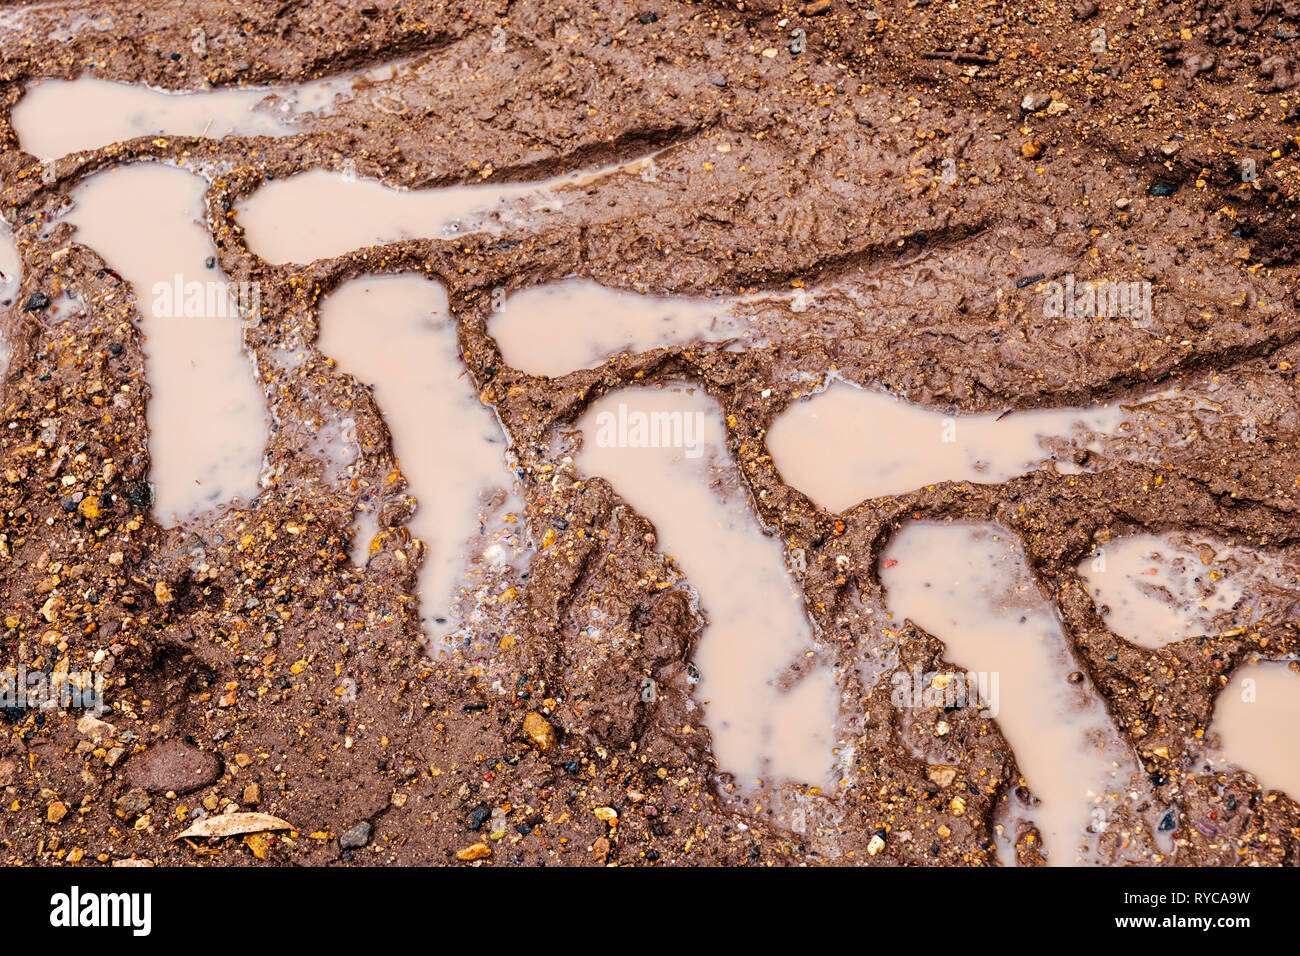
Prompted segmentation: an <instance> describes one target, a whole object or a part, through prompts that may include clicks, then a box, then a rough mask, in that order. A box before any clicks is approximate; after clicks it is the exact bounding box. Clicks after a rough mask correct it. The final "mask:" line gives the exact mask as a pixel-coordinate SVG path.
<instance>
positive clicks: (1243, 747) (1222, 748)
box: [1208, 661, 1300, 800]
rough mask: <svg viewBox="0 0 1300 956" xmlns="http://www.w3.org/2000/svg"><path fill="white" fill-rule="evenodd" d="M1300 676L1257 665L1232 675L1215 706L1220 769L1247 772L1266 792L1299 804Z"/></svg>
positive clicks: (1277, 665)
mask: <svg viewBox="0 0 1300 956" xmlns="http://www.w3.org/2000/svg"><path fill="white" fill-rule="evenodd" d="M1297 727H1300V671H1297V670H1295V669H1294V664H1292V663H1289V662H1287V661H1253V662H1251V663H1247V664H1243V665H1242V666H1241V667H1239V668H1237V670H1236V671H1235V672H1234V673H1233V675H1232V679H1231V680H1230V681H1229V682H1228V685H1227V686H1226V687H1225V688H1224V689H1223V690H1222V692H1220V694H1219V697H1218V700H1216V701H1215V704H1214V719H1213V721H1212V722H1211V723H1210V734H1209V735H1208V736H1209V737H1210V739H1214V738H1215V737H1216V735H1217V742H1218V747H1217V750H1218V756H1217V758H1216V760H1217V763H1218V764H1220V765H1221V766H1224V767H1239V768H1240V769H1242V770H1246V771H1249V772H1250V773H1251V774H1252V775H1253V776H1254V777H1255V779H1256V780H1258V781H1259V783H1260V785H1261V786H1262V787H1263V788H1264V789H1266V790H1281V791H1283V792H1285V793H1286V795H1287V796H1289V797H1291V799H1293V800H1300V734H1297V733H1296V728H1297Z"/></svg>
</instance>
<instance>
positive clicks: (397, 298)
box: [317, 276, 518, 639]
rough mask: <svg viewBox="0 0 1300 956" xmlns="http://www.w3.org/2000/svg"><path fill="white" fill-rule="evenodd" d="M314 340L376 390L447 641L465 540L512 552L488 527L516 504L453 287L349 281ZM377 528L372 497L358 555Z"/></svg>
mask: <svg viewBox="0 0 1300 956" xmlns="http://www.w3.org/2000/svg"><path fill="white" fill-rule="evenodd" d="M317 347H318V348H319V349H320V350H321V352H323V353H324V354H325V355H328V356H330V357H332V358H334V359H335V360H336V361H337V362H338V366H339V368H340V369H341V370H342V371H344V372H348V373H351V374H352V375H353V376H355V377H356V378H357V379H358V380H359V381H360V382H362V383H364V384H366V385H369V386H371V387H372V388H373V390H374V396H375V401H376V404H377V405H378V406H379V408H380V410H381V411H382V413H383V416H384V421H385V423H386V424H387V425H388V430H389V432H390V434H391V435H392V440H393V452H394V454H395V456H396V457H397V459H398V461H399V463H400V466H401V469H402V474H403V475H405V476H406V479H407V482H408V488H407V490H408V492H409V493H410V494H411V495H413V496H414V497H415V498H416V499H417V501H418V503H419V506H418V508H417V509H416V512H415V514H414V515H413V516H412V517H411V519H410V520H409V521H408V522H407V523H406V527H407V529H408V530H409V531H410V532H411V534H413V535H415V536H416V537H417V538H420V539H421V540H422V541H423V542H424V543H425V544H426V546H427V548H428V551H427V553H426V555H425V558H424V563H423V564H422V565H421V568H420V576H419V592H420V616H421V619H422V620H423V622H424V625H425V632H426V634H428V635H429V636H430V637H432V638H435V639H444V638H446V637H447V635H448V634H449V633H451V631H452V630H453V629H454V627H455V623H454V622H453V621H452V620H451V613H450V607H451V603H452V598H453V595H454V592H455V588H456V586H457V584H458V583H459V582H460V581H461V580H462V578H463V577H464V572H465V564H466V561H465V552H466V543H467V542H471V541H472V542H474V544H475V546H476V547H477V548H478V549H480V550H484V556H485V559H486V560H487V561H488V562H489V563H494V561H495V558H494V556H495V555H497V554H501V555H502V556H503V557H504V555H505V551H504V549H503V547H502V546H499V545H498V544H497V542H496V541H495V540H493V538H494V536H493V535H489V534H487V533H486V530H485V533H483V534H480V528H481V527H483V528H485V529H486V522H487V520H488V518H489V517H490V514H489V513H496V512H500V511H501V509H502V506H503V505H505V504H510V505H513V506H514V507H515V508H516V509H517V508H518V502H517V501H516V500H514V499H512V498H507V494H506V493H507V490H508V489H512V488H513V487H514V476H513V475H512V474H511V472H510V470H509V468H508V467H507V460H506V452H507V447H506V438H505V435H504V433H503V432H502V430H501V427H500V425H499V424H498V423H497V420H496V418H495V417H494V416H493V414H492V412H491V410H489V409H488V408H487V407H486V406H484V405H483V404H482V402H480V401H479V398H478V393H477V391H476V390H475V388H474V382H473V380H472V379H471V378H470V377H469V376H468V375H467V374H465V370H464V367H463V366H462V364H461V360H460V354H459V351H458V350H457V345H456V324H455V322H454V321H453V320H452V318H451V316H450V312H449V309H448V305H447V294H446V291H445V290H444V289H443V287H442V286H441V285H440V284H439V283H436V282H432V281H430V280H428V279H424V278H422V277H419V276H382V277H381V276H365V277H362V278H359V279H353V280H351V281H350V282H347V283H345V284H343V285H342V286H340V287H339V288H338V289H336V290H335V291H334V292H332V293H331V294H330V295H329V297H328V298H326V299H325V302H324V304H323V305H322V306H321V311H320V338H319V340H318V342H317ZM377 530H378V528H377V525H376V524H375V515H374V512H373V507H372V506H371V505H367V506H365V507H363V510H362V512H361V514H360V515H359V516H358V532H357V536H356V549H355V552H354V553H355V555H356V557H357V558H358V560H359V562H361V563H364V560H365V558H366V556H367V554H368V552H369V548H370V544H371V540H372V538H373V536H374V534H375V533H376V532H377ZM494 545H497V546H496V547H495V549H494Z"/></svg>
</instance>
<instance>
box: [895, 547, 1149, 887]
mask: <svg viewBox="0 0 1300 956" xmlns="http://www.w3.org/2000/svg"><path fill="white" fill-rule="evenodd" d="M880 580H881V584H882V585H883V586H884V588H885V591H886V594H887V603H888V607H889V611H890V615H891V618H892V619H893V621H894V622H895V623H896V626H897V628H898V629H899V630H901V629H902V625H903V619H904V618H908V619H910V620H911V621H912V622H913V623H914V624H916V625H918V626H920V627H922V628H924V629H925V630H926V631H927V632H929V633H930V634H932V635H934V636H935V637H937V638H938V639H939V640H941V641H942V642H943V644H944V647H945V653H944V659H945V660H946V661H948V662H950V664H951V665H952V666H951V668H950V671H945V672H944V673H943V674H935V675H916V674H909V673H907V672H905V671H900V672H898V673H896V674H895V676H894V678H893V681H894V684H895V687H894V696H893V700H894V703H895V704H896V705H898V706H900V707H904V708H908V709H921V708H924V707H927V706H932V701H931V700H930V697H929V695H930V693H931V692H930V691H929V690H928V688H930V687H931V686H933V685H934V684H936V683H939V684H944V686H945V687H947V686H955V687H957V688H959V689H963V688H964V689H965V692H964V693H960V694H956V695H955V696H956V697H957V698H959V699H958V700H957V701H956V703H957V704H958V705H959V706H975V705H980V706H982V707H984V708H985V710H984V712H983V713H982V714H981V716H988V717H989V718H994V717H996V719H997V721H998V724H999V726H1001V728H1002V731H1003V733H1004V734H1005V735H1006V737H1007V740H1008V742H1009V743H1010V744H1011V747H1012V749H1013V750H1014V752H1015V755H1016V761H1017V763H1018V764H1019V767H1020V771H1021V773H1022V774H1023V775H1024V776H1025V778H1026V780H1027V781H1028V784H1029V787H1030V789H1031V790H1032V791H1033V793H1034V794H1036V795H1037V796H1038V798H1039V799H1040V801H1041V802H1040V803H1039V804H1038V805H1036V806H1034V807H1032V808H1030V809H1028V810H1027V811H1026V812H1025V813H1024V814H1023V816H1025V817H1027V818H1028V819H1029V820H1031V821H1032V822H1033V823H1034V824H1035V825H1036V826H1037V827H1038V830H1039V832H1040V833H1041V834H1042V837H1043V841H1044V843H1045V846H1046V857H1047V860H1048V862H1049V864H1052V865H1062V864H1066V865H1068V864H1073V863H1090V864H1096V863H1112V862H1116V861H1114V860H1110V859H1102V858H1100V857H1099V855H1098V850H1099V841H1100V839H1101V837H1100V834H1101V833H1102V832H1103V831H1104V830H1105V829H1106V828H1108V827H1109V826H1111V825H1112V822H1115V821H1121V822H1120V823H1119V825H1123V823H1122V821H1123V820H1124V819H1125V817H1126V816H1127V814H1128V812H1129V810H1131V808H1124V807H1123V805H1124V804H1125V803H1126V802H1128V801H1131V800H1137V799H1139V798H1140V797H1141V796H1142V795H1143V794H1144V793H1145V784H1144V783H1143V782H1142V779H1143V778H1142V772H1141V768H1140V767H1139V766H1138V764H1137V761H1136V760H1135V758H1134V757H1133V755H1132V753H1131V752H1130V751H1129V749H1128V747H1127V745H1126V744H1125V743H1124V741H1123V740H1122V739H1121V738H1120V737H1119V735H1118V733H1117V732H1116V731H1115V728H1114V726H1113V725H1112V724H1111V721H1110V717H1109V715H1108V714H1107V711H1106V707H1105V705H1104V704H1103V703H1102V700H1101V698H1100V697H1099V696H1098V695H1097V692H1096V691H1095V689H1094V688H1093V687H1092V685H1091V682H1090V681H1089V680H1088V679H1087V677H1086V676H1085V675H1084V674H1083V673H1082V671H1081V670H1080V668H1079V666H1078V664H1077V662H1076V661H1075V659H1074V655H1073V653H1072V651H1071V649H1070V647H1069V642H1068V639H1067V637H1066V635H1065V633H1064V631H1063V629H1062V627H1061V624H1060V622H1059V620H1058V617H1057V614H1056V612H1055V609H1054V607H1053V606H1052V604H1051V603H1050V602H1049V601H1048V600H1047V599H1046V598H1044V597H1043V595H1042V594H1041V593H1040V592H1039V590H1038V586H1037V584H1036V583H1035V581H1034V579H1033V576H1032V575H1031V573H1030V571H1029V568H1028V565H1027V564H1026V562H1025V558H1024V555H1023V552H1022V549H1021V546H1020V542H1019V540H1018V539H1017V538H1016V537H1015V536H1014V535H1013V534H1011V533H1010V532H1008V531H1007V530H1006V529H1004V528H1001V527H999V526H998V525H994V524H966V523H955V524H938V523H934V522H923V521H918V522H909V523H908V524H905V525H904V526H903V527H902V528H901V529H900V530H899V531H898V532H897V533H896V534H895V535H894V537H893V538H892V539H891V540H890V542H889V545H888V547H886V548H885V550H884V552H883V553H882V555H881V564H880ZM918 686H920V688H921V691H922V692H923V694H925V695H926V696H925V699H922V700H918V699H916V697H917V694H916V688H917V687H918ZM1012 799H1013V800H1014V799H1016V798H1015V797H1012ZM1117 810H1119V811H1121V815H1119V816H1117ZM1148 829H1149V824H1148ZM1148 837H1149V833H1148ZM1138 842H1139V843H1146V844H1147V845H1148V846H1149V845H1150V842H1151V841H1150V839H1147V840H1144V841H1138Z"/></svg>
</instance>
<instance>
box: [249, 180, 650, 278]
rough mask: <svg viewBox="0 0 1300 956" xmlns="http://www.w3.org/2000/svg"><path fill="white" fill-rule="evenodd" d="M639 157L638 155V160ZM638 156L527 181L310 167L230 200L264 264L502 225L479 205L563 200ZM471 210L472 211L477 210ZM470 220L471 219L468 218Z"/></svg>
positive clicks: (521, 206)
mask: <svg viewBox="0 0 1300 956" xmlns="http://www.w3.org/2000/svg"><path fill="white" fill-rule="evenodd" d="M638 162H639V161H638ZM635 165H636V163H635V162H634V163H632V164H621V165H618V166H611V167H608V168H606V169H604V170H600V171H596V172H586V173H580V174H574V175H571V176H558V177H553V178H551V179H547V180H542V181H539V182H532V183H480V184H476V185H472V186H447V187H444V188H441V189H403V188H399V187H394V186H386V185H384V184H383V183H380V182H377V181H375V180H371V179H358V178H357V177H356V175H355V174H353V173H349V172H346V171H344V172H334V171H330V170H324V169H313V170H309V171H308V172H305V173H299V174H298V175H296V176H291V177H289V178H287V179H280V180H276V181H274V182H271V183H268V184H267V185H264V186H262V187H260V188H259V189H258V190H257V191H256V192H254V193H253V194H252V195H251V196H249V197H248V198H246V199H243V200H240V201H239V202H238V203H237V204H236V207H235V208H236V210H237V214H238V216H239V223H240V225H241V226H243V228H244V236H245V240H246V241H247V242H248V247H249V248H250V249H251V250H252V251H253V252H254V253H256V254H257V255H258V256H261V257H262V259H264V260H266V261H267V262H270V263H275V264H283V263H288V262H298V263H305V262H312V261H313V260H316V259H331V258H334V257H335V256H340V255H343V254H344V253H347V252H352V251H353V250H356V249H364V248H366V247H368V246H377V245H384V244H386V243H390V242H397V241H399V240H402V239H439V238H446V237H451V236H454V235H456V234H458V233H460V232H465V231H476V230H481V231H484V232H489V233H493V234H495V233H499V232H501V231H502V222H501V221H498V219H499V216H498V219H494V218H493V216H491V215H488V214H486V213H485V211H494V210H495V211H497V212H498V213H499V212H500V210H502V209H505V208H506V207H510V208H511V210H512V211H513V212H515V213H517V214H519V215H521V216H526V215H529V214H536V213H542V212H548V211H555V210H558V209H560V208H562V207H563V205H564V197H563V195H561V189H562V187H565V186H580V185H581V184H582V183H583V182H584V181H586V180H589V179H591V178H595V177H599V176H602V175H608V174H611V173H613V172H614V171H617V170H619V169H623V168H631V167H632V166H635ZM475 214H477V215H475ZM471 223H472V225H471Z"/></svg>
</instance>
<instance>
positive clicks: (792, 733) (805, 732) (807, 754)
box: [576, 388, 839, 788]
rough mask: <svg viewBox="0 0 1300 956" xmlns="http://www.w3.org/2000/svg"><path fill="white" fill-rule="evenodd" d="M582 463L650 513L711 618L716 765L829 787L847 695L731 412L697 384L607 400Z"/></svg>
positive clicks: (709, 720)
mask: <svg viewBox="0 0 1300 956" xmlns="http://www.w3.org/2000/svg"><path fill="white" fill-rule="evenodd" d="M577 427H578V428H579V429H580V430H581V432H582V435H583V443H582V450H581V452H580V453H579V454H578V455H577V456H576V464H577V466H578V468H579V469H580V470H581V471H582V472H583V473H585V474H588V475H599V476H601V477H603V478H606V479H607V480H608V481H609V482H610V483H611V484H612V485H613V486H614V490H615V491H616V492H617V493H618V495H619V497H621V498H622V499H623V500H624V501H626V502H627V503H628V504H630V505H631V506H632V507H633V508H635V509H636V510H637V511H638V512H640V513H641V514H642V515H644V516H645V517H647V518H649V519H650V521H651V522H653V524H654V526H655V530H656V532H657V534H658V547H659V548H660V550H662V551H663V552H664V553H666V554H668V555H670V556H671V557H672V558H674V559H675V560H676V562H677V564H678V565H679V566H680V568H681V570H682V572H683V573H684V575H685V578H686V581H687V582H688V583H689V584H690V585H691V586H692V587H693V588H694V589H695V592H696V594H697V595H698V596H699V603H700V607H701V608H702V610H703V612H704V615H705V617H706V618H707V620H708V625H707V627H706V628H705V630H704V632H703V634H702V636H701V637H700V640H699V645H698V647H697V648H696V651H695V655H694V658H693V661H694V664H695V666H696V668H697V670H698V671H699V674H700V682H699V685H698V690H697V699H699V700H702V701H703V702H704V704H705V710H704V723H705V725H706V726H707V727H708V729H709V732H710V735H711V737H712V742H713V753H714V756H715V757H716V758H717V761H718V764H719V766H720V768H721V769H722V770H723V771H724V772H727V773H731V774H733V775H734V776H735V777H736V779H737V780H738V781H739V782H740V783H741V784H742V786H747V787H751V786H753V785H755V784H756V783H758V782H759V781H763V782H765V783H779V782H781V781H793V782H797V783H803V784H815V785H817V786H820V787H823V788H827V787H829V786H830V783H831V781H830V771H831V765H832V761H833V756H832V749H833V748H834V746H835V739H836V736H835V728H836V721H837V718H838V713H839V690H838V687H837V686H836V683H835V680H834V678H833V677H832V675H831V673H830V671H829V669H828V668H827V667H825V666H821V665H818V664H816V663H815V662H814V661H813V659H812V657H811V654H812V651H813V643H812V631H811V625H810V624H809V621H808V617H807V615H806V613H805V612H804V609H803V604H802V599H801V596H800V592H799V589H798V588H797V587H796V586H795V583H794V580H793V579H792V578H791V576H790V573H789V572H788V571H787V569H786V565H785V559H784V555H783V553H782V552H783V549H782V546H781V543H780V541H778V540H777V539H775V538H773V537H770V536H769V535H767V534H765V533H764V532H763V529H762V528H761V526H760V525H759V523H758V521H757V519H756V518H755V517H754V514H753V511H752V510H751V508H750V504H749V500H748V495H747V492H746V490H745V488H744V485H743V484H742V483H741V481H740V476H739V474H738V473H737V471H736V469H735V466H734V465H733V464H732V463H731V460H730V459H729V458H728V456H727V453H726V445H725V436H724V434H723V429H722V423H721V411H720V409H719V408H718V406H717V404H716V403H715V402H714V401H713V400H712V399H710V398H708V397H706V396H705V395H704V394H703V393H701V392H698V391H696V390H694V389H688V388H662V389H660V388H630V389H624V390H622V391H618V392H614V393H613V394H610V395H606V396H605V397H603V398H602V399H600V400H599V401H597V402H596V403H594V404H593V405H592V406H591V407H590V408H589V409H588V410H587V411H586V413H585V414H584V415H583V416H582V418H581V419H580V420H579V421H578V425H577Z"/></svg>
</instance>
